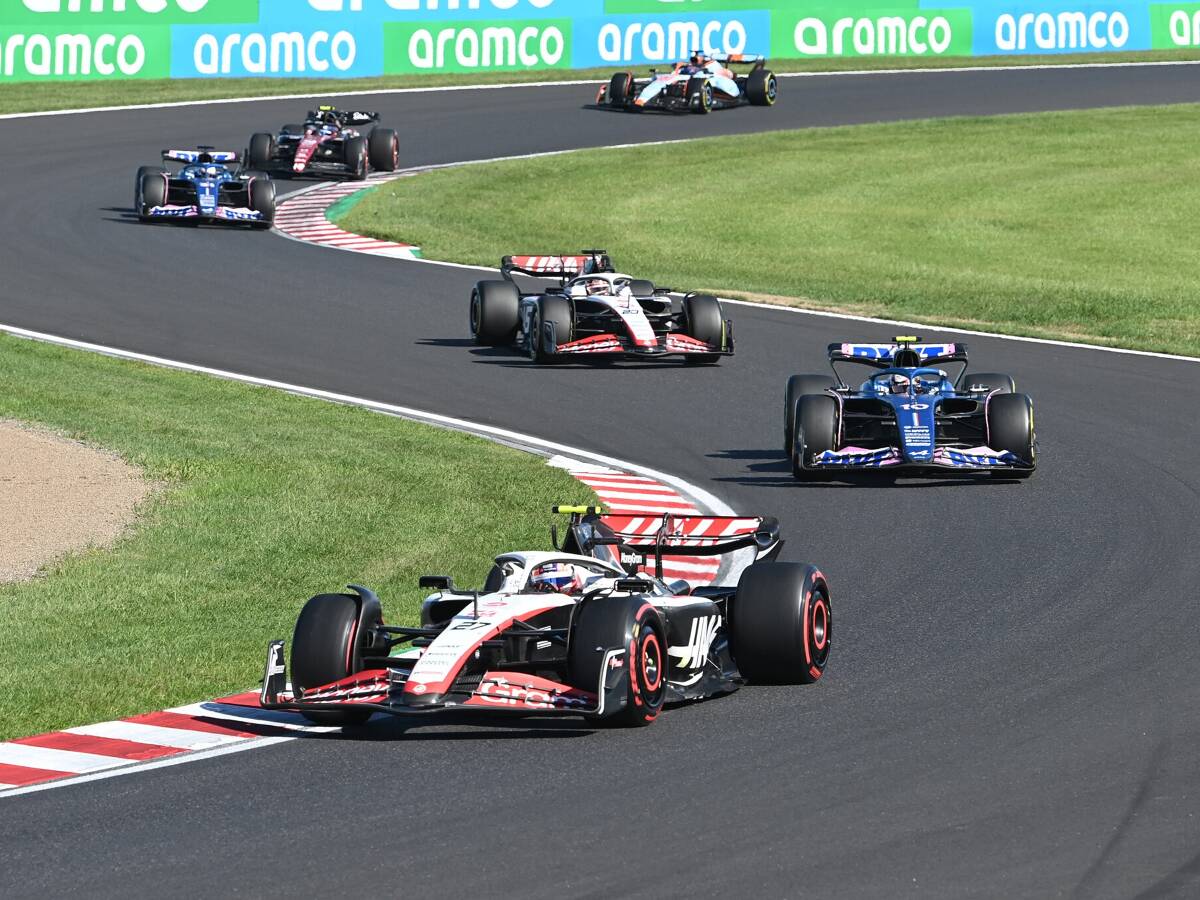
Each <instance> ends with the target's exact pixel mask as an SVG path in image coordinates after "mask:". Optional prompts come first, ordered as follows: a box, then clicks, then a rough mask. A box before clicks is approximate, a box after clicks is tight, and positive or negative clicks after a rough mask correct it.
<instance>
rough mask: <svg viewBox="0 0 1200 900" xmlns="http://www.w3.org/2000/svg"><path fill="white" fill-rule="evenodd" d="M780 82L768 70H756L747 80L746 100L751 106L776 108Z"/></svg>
mask: <svg viewBox="0 0 1200 900" xmlns="http://www.w3.org/2000/svg"><path fill="white" fill-rule="evenodd" d="M778 93H779V80H778V79H777V78H776V77H775V73H774V72H771V71H769V70H767V69H755V70H754V71H753V72H751V73H750V76H749V77H748V78H747V79H746V99H747V100H749V101H750V105H751V106H774V105H775V98H776V97H777V95H778Z"/></svg>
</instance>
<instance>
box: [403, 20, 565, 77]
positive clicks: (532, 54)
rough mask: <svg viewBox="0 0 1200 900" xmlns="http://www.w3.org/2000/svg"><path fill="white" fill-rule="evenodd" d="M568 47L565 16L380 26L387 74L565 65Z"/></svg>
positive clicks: (560, 66) (546, 67)
mask: <svg viewBox="0 0 1200 900" xmlns="http://www.w3.org/2000/svg"><path fill="white" fill-rule="evenodd" d="M570 47H571V22H570V21H569V20H566V19H542V20H537V21H524V22H521V21H517V22H511V21H510V22H503V21H499V22H474V23H471V22H447V23H445V24H440V25H419V24H407V23H399V22H389V23H388V24H386V25H385V26H384V52H385V57H384V58H385V59H386V60H387V71H388V72H389V73H390V72H473V71H478V70H481V69H493V70H512V69H551V68H567V67H568V66H570V64H571V60H570V54H569V50H570Z"/></svg>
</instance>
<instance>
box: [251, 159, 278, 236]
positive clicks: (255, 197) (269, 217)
mask: <svg viewBox="0 0 1200 900" xmlns="http://www.w3.org/2000/svg"><path fill="white" fill-rule="evenodd" d="M251 174H252V175H253V176H254V178H253V179H252V180H251V181H250V188H249V193H250V208H251V209H253V210H255V211H256V212H260V213H262V215H263V218H262V221H261V222H255V223H254V227H255V228H258V229H262V230H265V229H267V228H270V227H271V226H272V225H273V224H275V182H273V181H271V179H270V178H268V177H267V176H266V175H264V174H263V173H262V172H254V173H251Z"/></svg>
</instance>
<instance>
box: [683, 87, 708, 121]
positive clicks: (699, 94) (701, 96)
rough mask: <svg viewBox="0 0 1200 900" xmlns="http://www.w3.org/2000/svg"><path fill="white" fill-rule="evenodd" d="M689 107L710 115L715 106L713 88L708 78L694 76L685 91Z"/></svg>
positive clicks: (694, 110)
mask: <svg viewBox="0 0 1200 900" xmlns="http://www.w3.org/2000/svg"><path fill="white" fill-rule="evenodd" d="M685 96H686V97H687V102H688V109H690V110H691V111H692V112H694V113H700V114H701V115H708V114H709V113H710V112H712V108H713V89H712V85H711V84H709V82H708V79H707V78H692V79H690V80H689V81H688V83H687V90H686V92H685Z"/></svg>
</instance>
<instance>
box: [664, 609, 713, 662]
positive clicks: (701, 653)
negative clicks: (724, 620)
mask: <svg viewBox="0 0 1200 900" xmlns="http://www.w3.org/2000/svg"><path fill="white" fill-rule="evenodd" d="M720 628H721V617H720V616H700V617H699V618H696V619H693V620H692V633H691V636H690V637H689V638H688V642H687V644H686V645H685V646H683V647H671V648H669V650H668V651H667V652H668V653H670V655H671V656H674V657H677V658H678V659H679V663H678V665H679V667H680V668H681V669H699V668H701V667H702V666H703V665H704V664H705V662H707V661H708V649H709V648H710V647H711V646H712V642H713V640H714V639H715V638H716V636H717V631H718V630H719V629H720Z"/></svg>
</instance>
